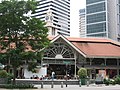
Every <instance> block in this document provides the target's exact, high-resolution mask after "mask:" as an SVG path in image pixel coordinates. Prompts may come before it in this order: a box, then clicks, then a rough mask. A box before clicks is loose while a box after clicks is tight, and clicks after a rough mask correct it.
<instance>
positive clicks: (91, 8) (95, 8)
mask: <svg viewBox="0 0 120 90" xmlns="http://www.w3.org/2000/svg"><path fill="white" fill-rule="evenodd" d="M86 9H87V12H86V13H87V14H89V13H95V12H100V11H105V2H103V3H99V4H94V5H89V6H87V7H86Z"/></svg>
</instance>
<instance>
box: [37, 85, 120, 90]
mask: <svg viewBox="0 0 120 90" xmlns="http://www.w3.org/2000/svg"><path fill="white" fill-rule="evenodd" d="M37 87H38V88H39V90H96V89H97V90H120V85H114V86H112V85H109V86H105V85H99V86H98V85H90V86H89V87H87V86H81V87H79V85H68V86H67V87H66V86H65V85H64V86H63V88H61V86H60V85H54V87H53V88H51V85H44V86H43V88H41V86H39V85H37Z"/></svg>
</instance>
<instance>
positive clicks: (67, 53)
mask: <svg viewBox="0 0 120 90" xmlns="http://www.w3.org/2000/svg"><path fill="white" fill-rule="evenodd" d="M44 57H47V58H58V59H62V58H74V52H73V51H72V49H71V48H70V47H69V46H68V45H66V44H65V43H63V42H54V43H53V44H52V45H51V46H49V48H47V49H46V50H45V52H44Z"/></svg>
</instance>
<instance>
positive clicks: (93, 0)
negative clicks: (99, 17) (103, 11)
mask: <svg viewBox="0 0 120 90" xmlns="http://www.w3.org/2000/svg"><path fill="white" fill-rule="evenodd" d="M101 1H105V0H86V4H91V3H96V2H101Z"/></svg>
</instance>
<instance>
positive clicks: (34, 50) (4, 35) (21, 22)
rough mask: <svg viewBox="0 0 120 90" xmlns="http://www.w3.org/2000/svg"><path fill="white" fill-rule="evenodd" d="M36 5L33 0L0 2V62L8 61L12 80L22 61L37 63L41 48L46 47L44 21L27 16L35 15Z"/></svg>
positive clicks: (47, 42) (46, 30) (46, 39)
mask: <svg viewBox="0 0 120 90" xmlns="http://www.w3.org/2000/svg"><path fill="white" fill-rule="evenodd" d="M37 4H38V3H37V2H36V1H35V0H25V1H24V0H2V1H1V3H0V45H1V46H2V48H1V50H4V51H5V52H4V54H0V56H1V58H0V62H3V63H5V64H8V62H10V64H11V66H12V67H13V68H14V79H15V75H16V73H15V72H16V69H17V68H18V67H19V66H21V65H22V64H23V60H27V62H28V61H29V60H30V61H38V60H40V58H41V56H42V55H41V52H42V50H43V48H45V47H47V46H48V44H49V40H48V38H47V36H48V34H47V32H48V29H47V27H45V22H43V21H41V20H40V19H36V18H33V17H31V16H30V15H28V14H29V13H30V12H31V13H32V14H34V13H35V8H36V6H37ZM29 51H30V52H29ZM14 79H13V81H14Z"/></svg>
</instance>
